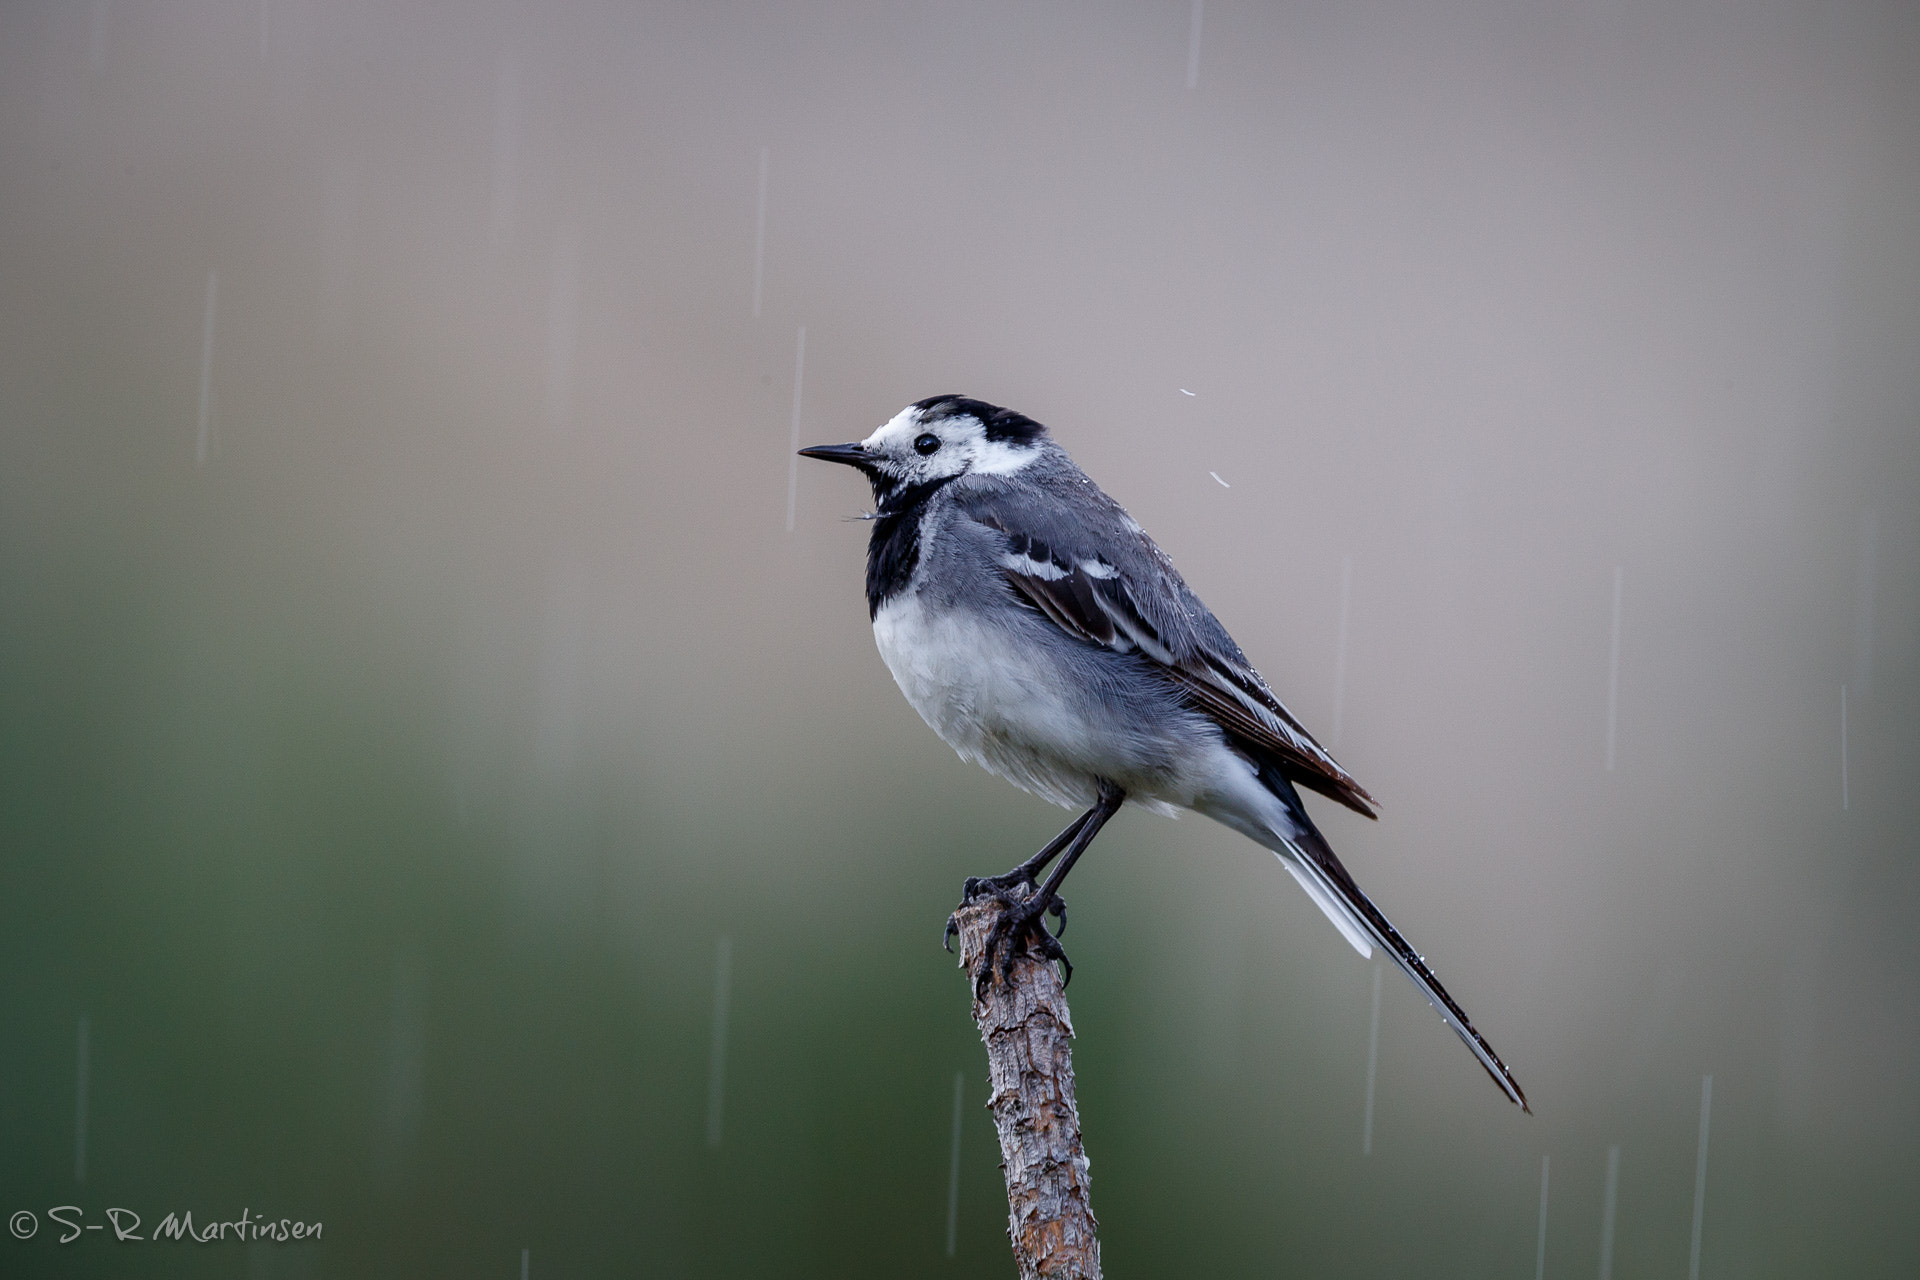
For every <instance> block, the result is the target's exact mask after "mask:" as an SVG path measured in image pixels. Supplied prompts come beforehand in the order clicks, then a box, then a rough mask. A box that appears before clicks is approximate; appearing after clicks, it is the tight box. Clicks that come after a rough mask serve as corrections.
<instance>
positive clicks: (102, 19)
mask: <svg viewBox="0 0 1920 1280" xmlns="http://www.w3.org/2000/svg"><path fill="white" fill-rule="evenodd" d="M112 17H113V0H93V12H92V14H91V15H90V17H89V20H88V22H87V70H89V71H91V72H93V74H95V75H99V74H100V73H101V72H102V71H105V70H106V69H107V24H108V21H109V20H110V19H111V18H112Z"/></svg>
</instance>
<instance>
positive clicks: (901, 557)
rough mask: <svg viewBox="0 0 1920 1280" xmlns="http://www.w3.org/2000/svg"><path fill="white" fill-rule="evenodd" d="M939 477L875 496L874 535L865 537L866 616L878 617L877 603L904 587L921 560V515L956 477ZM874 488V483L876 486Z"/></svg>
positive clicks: (870, 617) (891, 596)
mask: <svg viewBox="0 0 1920 1280" xmlns="http://www.w3.org/2000/svg"><path fill="white" fill-rule="evenodd" d="M957 478H958V477H956V476H942V477H941V478H940V479H938V480H928V481H926V482H925V483H923V484H910V485H906V486H904V487H903V488H899V489H895V490H893V491H891V492H890V493H888V494H887V495H886V497H885V498H884V499H881V498H880V496H879V495H878V494H876V495H875V499H876V502H877V505H878V507H879V510H878V511H876V512H875V513H874V520H873V536H872V537H871V538H869V539H868V540H867V617H868V618H869V619H872V618H875V617H877V616H879V613H880V606H881V605H883V604H885V603H886V602H887V601H889V600H891V599H893V598H894V597H895V596H897V595H899V594H900V593H901V592H902V591H905V590H906V589H907V583H908V582H909V581H911V580H912V578H913V570H914V566H915V565H918V564H919V563H920V517H922V516H923V515H925V514H926V511H927V502H928V500H929V499H931V498H932V497H933V495H934V494H936V493H938V492H940V490H941V489H942V488H943V487H944V486H945V485H947V484H948V483H949V482H950V481H952V480H955V479H957ZM876 487H877V486H876Z"/></svg>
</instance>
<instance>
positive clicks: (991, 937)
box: [975, 782, 1127, 993]
mask: <svg viewBox="0 0 1920 1280" xmlns="http://www.w3.org/2000/svg"><path fill="white" fill-rule="evenodd" d="M1126 798H1127V793H1126V792H1124V791H1122V790H1121V789H1120V788H1119V787H1116V786H1114V785H1113V784H1112V783H1110V782H1102V783H1101V784H1100V798H1099V799H1098V800H1096V801H1094V805H1093V808H1091V809H1089V810H1087V812H1086V813H1085V815H1083V816H1082V818H1081V820H1080V822H1079V823H1078V824H1076V827H1077V829H1076V828H1075V827H1070V828H1068V831H1069V832H1071V834H1070V835H1067V832H1063V833H1062V834H1063V835H1067V843H1066V846H1065V848H1064V849H1063V850H1062V851H1061V853H1060V865H1059V866H1057V867H1055V868H1054V869H1053V874H1052V875H1050V876H1048V877H1047V882H1046V883H1045V884H1043V885H1041V886H1040V888H1039V890H1038V891H1037V892H1035V893H1033V894H1030V895H1028V896H1027V897H1026V898H1025V899H1024V900H1022V901H1020V902H1017V903H1013V904H1011V905H1009V907H1008V909H1007V911H1006V913H1005V914H1003V915H1002V916H1001V917H1000V918H999V919H998V920H996V921H995V922H994V924H993V927H992V928H991V929H989V930H988V931H987V941H986V954H985V956H984V958H983V960H982V963H981V966H980V976H979V978H978V979H976V981H975V990H976V993H977V992H978V991H979V990H982V989H984V988H985V986H986V984H987V983H988V982H990V981H991V980H992V977H993V973H994V970H995V967H996V966H995V963H994V951H995V948H999V949H1000V959H999V964H998V969H999V973H1000V977H1001V978H1002V980H1004V979H1005V978H1006V977H1007V976H1008V974H1009V973H1011V972H1012V969H1013V956H1014V951H1015V949H1016V947H1017V946H1018V945H1019V942H1020V939H1021V938H1022V937H1023V936H1025V935H1028V934H1031V935H1032V937H1033V943H1034V949H1035V950H1037V951H1038V952H1039V953H1040V954H1041V955H1042V956H1045V957H1046V958H1047V959H1049V960H1058V961H1059V962H1060V967H1061V970H1062V976H1061V982H1062V985H1064V984H1065V983H1068V982H1071V981H1073V964H1072V962H1071V961H1069V960H1068V959H1067V953H1066V951H1065V950H1064V949H1063V948H1062V947H1061V946H1060V943H1059V941H1058V940H1057V939H1056V938H1055V937H1054V936H1053V935H1052V934H1049V933H1048V932H1047V930H1046V927H1045V925H1044V924H1042V923H1041V921H1042V918H1043V917H1044V916H1045V915H1046V913H1047V911H1048V909H1049V908H1051V907H1052V906H1054V904H1056V903H1058V902H1059V897H1058V896H1057V893H1058V890H1059V888H1060V885H1061V884H1062V883H1063V882H1064V881H1065V880H1066V878H1067V873H1068V872H1069V871H1072V870H1073V864H1074V863H1076V862H1078V861H1079V860H1080V855H1081V854H1083V853H1085V852H1086V851H1087V846H1088V845H1090V844H1092V843H1093V838H1094V837H1095V836H1097V835H1099V834H1100V828H1101V827H1104V826H1105V825H1106V824H1107V819H1109V818H1111V817H1112V816H1113V815H1114V814H1115V813H1117V812H1119V810H1120V805H1121V804H1122V803H1123V802H1124V801H1125V800H1126ZM1043 852H1044V851H1043ZM1059 914H1060V915H1061V919H1062V922H1063V923H1064V922H1065V911H1064V910H1062V911H1061V912H1060V913H1059Z"/></svg>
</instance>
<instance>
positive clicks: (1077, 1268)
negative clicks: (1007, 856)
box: [954, 886, 1100, 1280]
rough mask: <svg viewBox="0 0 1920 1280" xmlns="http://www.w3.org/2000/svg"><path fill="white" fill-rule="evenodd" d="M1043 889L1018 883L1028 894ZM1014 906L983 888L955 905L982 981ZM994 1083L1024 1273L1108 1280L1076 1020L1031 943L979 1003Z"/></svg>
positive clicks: (965, 947)
mask: <svg viewBox="0 0 1920 1280" xmlns="http://www.w3.org/2000/svg"><path fill="white" fill-rule="evenodd" d="M1032 892H1034V891H1033V889H1032V888H1031V887H1028V886H1015V888H1014V889H1013V891H1012V895H1013V896H1015V897H1024V896H1025V895H1028V894H1031V893H1032ZM1005 911H1006V907H1005V906H1004V905H1003V904H1002V903H1001V902H999V901H998V900H997V899H995V898H992V897H987V896H982V897H980V898H977V899H975V900H974V901H972V902H969V903H967V904H966V905H965V906H963V907H961V908H960V910H959V911H957V912H955V913H954V923H955V924H957V925H958V926H959V929H960V965H961V967H962V968H963V969H965V970H966V971H967V978H968V982H969V986H970V988H971V987H973V986H976V985H977V979H978V977H979V972H980V966H981V963H982V952H983V951H984V949H985V947H986V939H987V930H988V929H990V928H992V926H993V922H994V921H995V920H998V919H999V918H1000V916H1001V915H1003V914H1004V913H1005ZM973 1021H974V1024H975V1025H976V1026H978V1027H979V1028H980V1039H981V1041H982V1042H983V1043H984V1044H985V1045H986V1046H987V1070H988V1074H989V1078H990V1079H991V1082H992V1085H993V1097H992V1099H991V1101H990V1102H989V1103H988V1106H989V1107H990V1108H991V1109H992V1111H993V1123H994V1126H995V1127H996V1128H997V1129H998V1130H999V1131H1000V1161H1001V1168H1002V1169H1003V1170H1005V1172H1006V1175H1007V1234H1008V1235H1009V1236H1010V1237H1012V1240H1013V1257H1014V1261H1015V1262H1016V1263H1018V1264H1019V1267H1020V1280H1040V1278H1041V1277H1047V1278H1048V1280H1100V1242H1099V1240H1098V1239H1096V1238H1095V1236H1094V1229H1095V1227H1096V1225H1097V1224H1096V1223H1095V1222H1094V1220H1093V1209H1092V1207H1091V1205H1090V1202H1089V1199H1088V1191H1087V1155H1086V1152H1085V1151H1084V1150H1083V1149H1082V1148H1081V1146H1080V1110H1079V1107H1078V1106H1077V1105H1076V1104H1075V1102H1074V1094H1073V1051H1072V1040H1073V1020H1072V1018H1071V1016H1070V1015H1069V1014H1068V1012H1067V997H1066V991H1065V989H1064V988H1063V987H1062V986H1061V983H1060V975H1059V973H1058V972H1057V971H1056V970H1055V969H1054V966H1053V964H1052V962H1051V961H1047V960H1042V959H1040V958H1039V957H1037V956H1035V955H1033V954H1032V953H1031V952H1029V951H1028V950H1027V949H1026V948H1025V947H1022V948H1021V950H1020V952H1019V953H1018V954H1017V955H1016V957H1015V959H1014V962H1013V972H1012V974H1011V975H1010V976H1009V978H1008V980H1007V981H1005V982H1002V981H1000V980H999V979H997V978H996V979H995V980H994V981H993V982H991V983H989V984H988V985H987V987H986V990H985V998H984V999H975V1000H974V1002H973Z"/></svg>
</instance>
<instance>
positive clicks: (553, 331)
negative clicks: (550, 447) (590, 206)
mask: <svg viewBox="0 0 1920 1280" xmlns="http://www.w3.org/2000/svg"><path fill="white" fill-rule="evenodd" d="M579 311H580V233H579V231H578V230H577V229H576V228H574V227H571V226H564V227H561V228H560V230H559V231H558V232H556V233H555V234H554V238H553V280H552V284H551V287H550V288H549V290H548V294H547V425H548V426H549V427H564V426H566V425H567V423H568V419H569V416H570V414H571V411H572V400H573V348H574V330H575V328H576V327H577V325H578V319H579Z"/></svg>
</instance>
